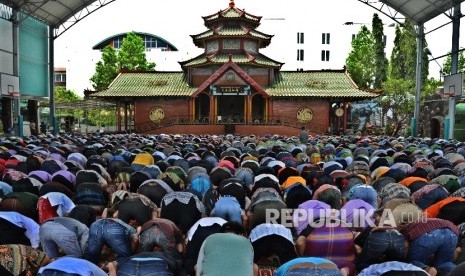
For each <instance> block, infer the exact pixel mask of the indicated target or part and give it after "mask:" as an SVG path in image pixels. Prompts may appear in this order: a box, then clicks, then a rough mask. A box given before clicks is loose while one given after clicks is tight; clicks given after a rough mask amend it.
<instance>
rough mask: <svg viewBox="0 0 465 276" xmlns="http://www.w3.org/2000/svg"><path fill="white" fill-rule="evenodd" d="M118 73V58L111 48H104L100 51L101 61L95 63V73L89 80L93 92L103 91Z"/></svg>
mask: <svg viewBox="0 0 465 276" xmlns="http://www.w3.org/2000/svg"><path fill="white" fill-rule="evenodd" d="M118 72H119V67H118V56H117V54H116V51H115V49H114V48H113V47H111V46H106V47H105V48H103V51H102V60H100V61H99V62H97V64H96V66H95V73H94V75H93V76H92V77H91V78H90V81H91V82H92V86H93V87H94V89H95V90H97V91H101V90H104V89H106V88H107V87H108V85H110V83H111V82H112V81H113V80H114V79H115V78H116V76H117V75H118Z"/></svg>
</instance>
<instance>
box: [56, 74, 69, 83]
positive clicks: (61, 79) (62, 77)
mask: <svg viewBox="0 0 465 276" xmlns="http://www.w3.org/2000/svg"><path fill="white" fill-rule="evenodd" d="M55 81H56V82H65V81H66V74H64V73H55Z"/></svg>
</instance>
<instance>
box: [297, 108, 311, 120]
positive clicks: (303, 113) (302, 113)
mask: <svg viewBox="0 0 465 276" xmlns="http://www.w3.org/2000/svg"><path fill="white" fill-rule="evenodd" d="M312 119H313V111H312V110H311V109H310V108H308V107H302V108H299V110H297V120H298V121H299V122H300V123H310V121H311V120H312Z"/></svg>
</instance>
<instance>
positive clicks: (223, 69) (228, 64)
mask: <svg viewBox="0 0 465 276" xmlns="http://www.w3.org/2000/svg"><path fill="white" fill-rule="evenodd" d="M228 69H232V70H233V71H234V72H236V74H238V75H239V76H240V77H241V78H242V79H243V80H244V81H246V82H247V83H248V84H249V85H250V86H252V87H253V88H254V89H255V91H257V92H258V93H260V94H261V95H262V96H264V97H265V98H268V97H269V96H270V95H268V94H267V93H266V92H265V90H263V87H261V86H260V85H259V84H258V83H257V82H256V81H255V80H254V79H253V78H252V77H250V76H249V75H248V74H247V72H245V71H244V70H243V69H242V68H241V67H239V66H238V65H237V64H236V63H234V61H232V56H230V58H229V61H228V62H226V63H225V64H224V65H223V66H221V67H220V68H219V69H218V70H216V72H215V73H213V74H212V75H211V76H210V77H209V78H208V79H207V80H206V81H204V82H203V83H202V84H201V85H200V86H199V88H198V89H197V90H196V91H195V93H194V94H193V95H192V96H195V97H196V96H197V95H198V94H199V93H201V92H203V91H205V90H206V89H208V87H209V86H210V85H211V84H213V82H215V81H216V80H218V79H219V78H220V77H221V76H222V75H224V74H225V72H226V71H227V70H228Z"/></svg>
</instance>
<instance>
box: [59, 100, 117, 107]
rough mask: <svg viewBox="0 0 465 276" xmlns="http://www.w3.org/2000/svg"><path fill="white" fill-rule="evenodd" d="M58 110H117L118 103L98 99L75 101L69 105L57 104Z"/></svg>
mask: <svg viewBox="0 0 465 276" xmlns="http://www.w3.org/2000/svg"><path fill="white" fill-rule="evenodd" d="M55 108H56V109H84V110H94V109H104V108H116V103H114V102H108V101H100V100H96V99H88V100H81V101H74V102H68V103H57V104H55Z"/></svg>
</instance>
